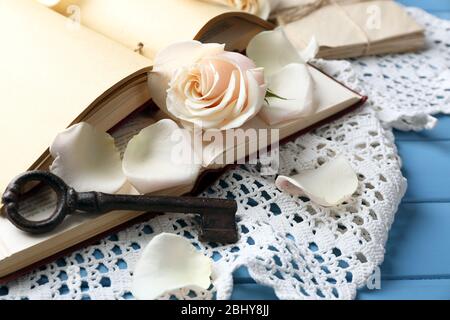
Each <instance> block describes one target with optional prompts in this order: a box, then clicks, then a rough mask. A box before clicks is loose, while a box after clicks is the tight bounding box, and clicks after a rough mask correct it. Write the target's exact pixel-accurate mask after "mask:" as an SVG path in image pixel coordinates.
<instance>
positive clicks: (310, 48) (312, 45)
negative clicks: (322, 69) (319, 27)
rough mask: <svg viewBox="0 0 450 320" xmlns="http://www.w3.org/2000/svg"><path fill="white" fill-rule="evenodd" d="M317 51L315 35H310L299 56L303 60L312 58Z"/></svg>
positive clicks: (317, 45)
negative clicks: (309, 39)
mask: <svg viewBox="0 0 450 320" xmlns="http://www.w3.org/2000/svg"><path fill="white" fill-rule="evenodd" d="M318 53H319V44H318V43H317V40H316V37H314V36H313V37H312V38H311V41H309V43H308V45H307V46H306V48H305V49H303V50H302V51H301V52H300V56H301V57H302V59H303V61H306V62H308V61H310V60H312V59H314V58H315V57H316V56H317V54H318Z"/></svg>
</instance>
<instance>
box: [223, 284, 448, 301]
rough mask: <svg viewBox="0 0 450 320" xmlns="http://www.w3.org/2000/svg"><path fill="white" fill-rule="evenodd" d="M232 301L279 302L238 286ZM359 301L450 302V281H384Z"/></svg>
mask: <svg viewBox="0 0 450 320" xmlns="http://www.w3.org/2000/svg"><path fill="white" fill-rule="evenodd" d="M231 299H232V300H277V299H278V298H277V296H276V295H275V292H274V291H273V289H271V288H268V287H264V286H261V285H258V284H254V283H247V284H236V285H235V286H234V291H233V295H232V297H231ZM357 299H358V300H450V280H383V281H381V289H380V290H369V289H362V290H360V291H359V292H358V295H357Z"/></svg>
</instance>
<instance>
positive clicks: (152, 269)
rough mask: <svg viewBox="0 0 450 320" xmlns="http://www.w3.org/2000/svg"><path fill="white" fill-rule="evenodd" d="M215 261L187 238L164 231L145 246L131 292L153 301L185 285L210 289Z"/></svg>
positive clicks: (139, 297) (135, 270)
mask: <svg viewBox="0 0 450 320" xmlns="http://www.w3.org/2000/svg"><path fill="white" fill-rule="evenodd" d="M211 274H212V262H211V260H210V259H209V258H207V257H206V256H204V255H202V254H201V253H200V252H198V251H197V250H196V249H195V247H194V246H193V245H192V244H191V243H190V242H189V241H188V240H187V239H185V238H183V237H180V236H177V235H173V234H168V233H163V234H160V235H158V236H156V237H154V238H153V239H152V241H151V242H150V243H149V244H148V246H147V247H146V248H145V249H144V251H143V253H142V256H141V259H140V260H139V262H138V263H137V265H136V268H135V269H134V274H133V283H132V290H131V291H132V293H133V295H134V297H135V298H137V299H139V300H154V299H157V298H158V297H160V296H162V295H164V294H165V293H167V292H171V291H174V290H177V289H182V288H194V289H196V288H198V289H202V290H207V289H208V288H209V287H210V286H211Z"/></svg>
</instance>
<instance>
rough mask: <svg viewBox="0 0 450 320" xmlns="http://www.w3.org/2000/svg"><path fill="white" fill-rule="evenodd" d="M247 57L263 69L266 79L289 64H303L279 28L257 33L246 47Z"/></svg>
mask: <svg viewBox="0 0 450 320" xmlns="http://www.w3.org/2000/svg"><path fill="white" fill-rule="evenodd" d="M247 56H248V57H249V58H250V59H252V60H253V61H254V62H255V63H256V65H257V66H258V67H261V68H264V74H265V76H266V78H270V76H272V75H273V74H274V73H277V72H279V71H280V70H281V69H283V68H284V67H285V66H286V65H288V64H291V63H304V61H303V59H302V58H301V57H300V55H299V54H298V52H297V50H296V49H295V47H294V46H293V45H292V43H291V42H290V41H289V39H288V38H287V36H286V34H285V33H284V31H283V29H282V28H281V27H278V28H276V29H274V30H273V31H263V32H260V33H258V34H257V35H256V36H255V37H254V38H253V39H252V40H251V41H250V42H249V44H248V46H247Z"/></svg>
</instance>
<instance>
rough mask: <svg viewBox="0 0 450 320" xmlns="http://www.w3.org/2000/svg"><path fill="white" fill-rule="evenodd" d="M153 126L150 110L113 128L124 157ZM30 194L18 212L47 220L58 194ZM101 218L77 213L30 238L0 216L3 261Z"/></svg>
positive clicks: (47, 191) (43, 189)
mask: <svg viewBox="0 0 450 320" xmlns="http://www.w3.org/2000/svg"><path fill="white" fill-rule="evenodd" d="M153 123H155V120H154V119H153V117H152V115H151V114H150V113H149V112H148V111H147V110H142V111H138V112H135V113H133V114H132V115H130V116H129V117H128V118H126V119H125V120H124V121H122V122H121V123H120V124H119V125H117V126H116V127H115V128H113V129H112V130H111V132H110V133H111V135H112V136H113V137H114V140H115V142H116V146H117V148H118V149H119V151H120V152H121V153H122V154H123V152H124V151H125V148H126V145H127V144H128V141H130V139H131V138H132V137H133V136H134V135H136V134H137V133H139V132H140V131H141V130H142V129H143V128H145V127H147V126H149V125H151V124H153ZM31 192H32V194H30V195H28V196H26V197H24V199H23V200H24V201H23V202H21V203H20V208H19V212H20V213H21V214H22V215H23V216H24V217H27V218H28V219H31V220H43V219H45V218H48V217H49V216H50V215H51V213H52V212H53V211H54V209H55V207H56V201H57V199H56V194H55V193H54V191H52V190H51V189H50V188H48V187H47V188H46V187H40V186H38V187H36V188H34V189H33V190H32V191H31ZM31 192H30V193H31ZM120 193H127V194H136V193H137V191H135V190H134V189H133V188H132V187H131V186H130V185H128V184H127V185H126V186H124V187H123V188H122V190H121V192H120ZM112 214H114V213H112ZM98 217H99V216H98V215H90V214H80V213H77V214H75V215H72V216H68V217H67V218H66V220H65V221H64V223H63V225H61V226H60V227H59V228H58V229H57V230H55V231H54V232H51V233H49V234H45V235H30V234H28V233H25V232H23V231H21V230H19V229H17V228H16V227H15V226H14V225H13V224H12V223H11V222H9V220H8V219H7V218H6V217H5V216H4V215H0V235H1V238H0V261H1V260H3V259H4V258H6V257H9V256H11V255H13V254H15V253H16V252H20V251H22V250H25V249H28V248H30V247H33V246H36V245H38V244H40V243H42V242H45V241H47V240H51V239H53V238H54V237H56V236H59V235H61V234H64V232H66V231H67V230H70V229H72V228H75V227H78V226H80V225H84V224H85V223H87V222H89V221H92V220H93V219H96V218H98ZM62 249H64V248H62Z"/></svg>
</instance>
